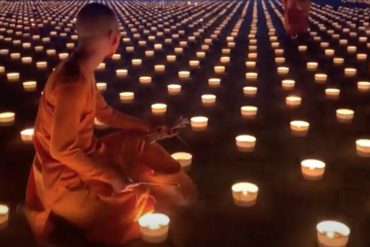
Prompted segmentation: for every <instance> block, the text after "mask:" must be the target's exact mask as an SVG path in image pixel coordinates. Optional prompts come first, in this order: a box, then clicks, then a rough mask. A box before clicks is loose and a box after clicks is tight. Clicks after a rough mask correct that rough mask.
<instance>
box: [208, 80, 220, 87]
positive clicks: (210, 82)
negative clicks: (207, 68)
mask: <svg viewBox="0 0 370 247" xmlns="http://www.w3.org/2000/svg"><path fill="white" fill-rule="evenodd" d="M208 85H209V86H210V87H212V88H216V87H219V86H220V85H221V79H220V78H209V79H208Z"/></svg>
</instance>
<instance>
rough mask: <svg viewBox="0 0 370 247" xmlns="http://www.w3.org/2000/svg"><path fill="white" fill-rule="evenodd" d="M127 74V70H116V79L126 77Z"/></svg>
mask: <svg viewBox="0 0 370 247" xmlns="http://www.w3.org/2000/svg"><path fill="white" fill-rule="evenodd" d="M127 74H128V70H127V69H116V76H117V77H118V78H124V77H126V76H127Z"/></svg>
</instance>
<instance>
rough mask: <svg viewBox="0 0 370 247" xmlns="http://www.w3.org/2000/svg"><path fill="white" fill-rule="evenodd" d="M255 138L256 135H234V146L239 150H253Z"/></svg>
mask: <svg viewBox="0 0 370 247" xmlns="http://www.w3.org/2000/svg"><path fill="white" fill-rule="evenodd" d="M256 140H257V139H256V137H254V136H251V135H238V136H237V137H235V142H236V147H237V148H238V150H239V151H240V152H253V150H254V148H255V146H256Z"/></svg>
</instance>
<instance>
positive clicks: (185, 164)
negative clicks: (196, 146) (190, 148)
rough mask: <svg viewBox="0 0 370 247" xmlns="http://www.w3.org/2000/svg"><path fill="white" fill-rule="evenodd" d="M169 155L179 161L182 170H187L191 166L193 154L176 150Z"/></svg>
mask: <svg viewBox="0 0 370 247" xmlns="http://www.w3.org/2000/svg"><path fill="white" fill-rule="evenodd" d="M171 157H172V158H173V159H174V160H176V161H177V162H179V163H180V165H181V167H182V169H183V170H184V171H189V170H190V167H191V163H192V160H193V156H192V155H191V154H190V153H186V152H177V153H173V154H172V155H171Z"/></svg>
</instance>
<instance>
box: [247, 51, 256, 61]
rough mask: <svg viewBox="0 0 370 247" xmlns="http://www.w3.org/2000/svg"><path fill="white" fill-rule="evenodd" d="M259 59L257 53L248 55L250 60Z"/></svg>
mask: <svg viewBox="0 0 370 247" xmlns="http://www.w3.org/2000/svg"><path fill="white" fill-rule="evenodd" d="M257 58H258V55H257V53H255V52H251V53H248V59H250V60H256V59H257Z"/></svg>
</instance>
